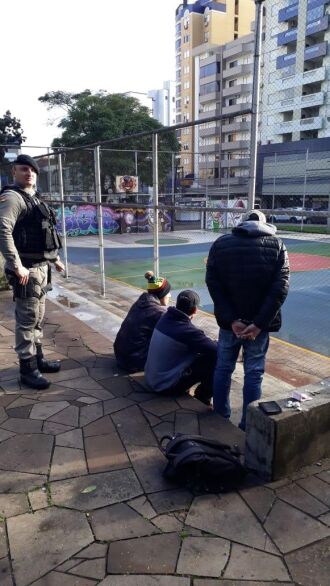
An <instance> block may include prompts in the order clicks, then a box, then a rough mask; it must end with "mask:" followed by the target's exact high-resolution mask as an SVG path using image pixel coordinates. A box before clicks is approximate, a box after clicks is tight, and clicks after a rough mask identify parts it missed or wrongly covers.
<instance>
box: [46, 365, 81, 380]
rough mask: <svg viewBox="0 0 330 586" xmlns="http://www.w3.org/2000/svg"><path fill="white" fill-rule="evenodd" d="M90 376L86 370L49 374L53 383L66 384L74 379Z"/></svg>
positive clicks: (78, 369) (61, 371)
mask: <svg viewBox="0 0 330 586" xmlns="http://www.w3.org/2000/svg"><path fill="white" fill-rule="evenodd" d="M87 376H88V373H87V370H86V368H72V369H70V370H60V371H59V372H56V373H53V374H48V375H47V377H48V378H49V380H51V381H52V382H53V383H59V382H60V383H64V382H66V381H68V380H72V379H73V378H75V379H77V378H78V379H79V378H84V379H85V378H86V377H87Z"/></svg>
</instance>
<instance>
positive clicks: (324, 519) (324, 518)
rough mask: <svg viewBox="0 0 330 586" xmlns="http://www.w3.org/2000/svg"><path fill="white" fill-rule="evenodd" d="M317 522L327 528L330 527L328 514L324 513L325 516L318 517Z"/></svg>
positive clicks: (329, 514)
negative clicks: (320, 522)
mask: <svg viewBox="0 0 330 586" xmlns="http://www.w3.org/2000/svg"><path fill="white" fill-rule="evenodd" d="M319 521H322V523H324V524H325V525H328V527H330V513H326V514H325V515H321V516H320V517H319Z"/></svg>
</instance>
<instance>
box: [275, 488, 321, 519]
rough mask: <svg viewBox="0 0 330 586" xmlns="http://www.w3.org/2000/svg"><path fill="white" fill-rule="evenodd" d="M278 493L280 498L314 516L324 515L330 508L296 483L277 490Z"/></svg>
mask: <svg viewBox="0 0 330 586" xmlns="http://www.w3.org/2000/svg"><path fill="white" fill-rule="evenodd" d="M276 494H277V496H278V498H280V499H282V500H283V501H286V502H287V503H289V504H290V505H293V506H294V507H297V509H301V510H302V511H304V512H305V513H308V514H309V515H312V517H318V516H319V515H322V513H325V512H326V511H327V510H328V508H329V507H327V505H324V504H323V503H321V502H320V501H319V500H317V499H316V498H314V497H313V496H311V495H310V494H309V493H308V492H306V491H305V490H304V489H303V488H301V487H300V486H299V485H298V484H295V483H294V484H289V485H288V486H284V487H283V488H280V489H279V490H277V491H276Z"/></svg>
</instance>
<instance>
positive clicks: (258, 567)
mask: <svg viewBox="0 0 330 586" xmlns="http://www.w3.org/2000/svg"><path fill="white" fill-rule="evenodd" d="M224 578H228V579H232V580H235V579H237V580H282V581H284V580H288V581H290V577H289V574H288V571H287V569H286V567H285V565H284V563H283V561H282V559H281V558H279V557H278V556H274V555H271V554H269V553H265V552H261V551H256V550H255V549H252V548H251V547H246V546H242V545H238V544H237V543H233V544H232V550H231V555H230V560H229V563H228V566H227V567H226V570H225V573H224Z"/></svg>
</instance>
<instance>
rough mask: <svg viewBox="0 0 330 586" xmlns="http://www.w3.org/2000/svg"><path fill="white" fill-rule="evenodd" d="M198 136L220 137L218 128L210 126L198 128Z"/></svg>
mask: <svg viewBox="0 0 330 586" xmlns="http://www.w3.org/2000/svg"><path fill="white" fill-rule="evenodd" d="M199 136H200V137H205V136H220V126H212V127H211V128H199Z"/></svg>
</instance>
